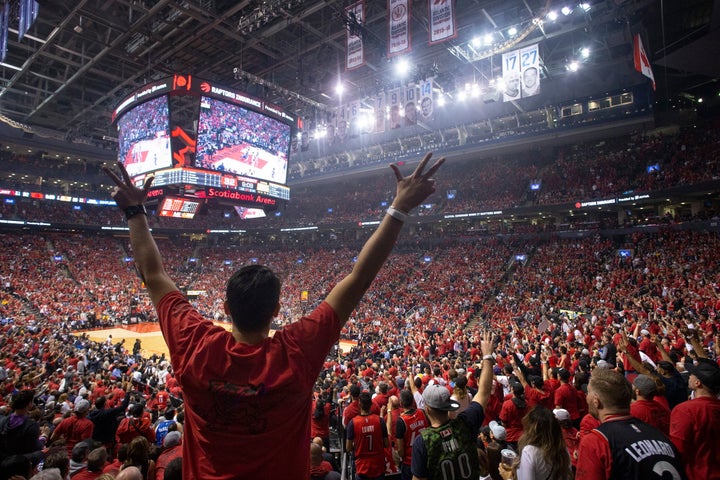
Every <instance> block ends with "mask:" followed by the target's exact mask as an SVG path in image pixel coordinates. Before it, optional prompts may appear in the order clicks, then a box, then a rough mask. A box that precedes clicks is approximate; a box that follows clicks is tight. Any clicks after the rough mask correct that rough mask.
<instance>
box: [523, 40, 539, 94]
mask: <svg viewBox="0 0 720 480" xmlns="http://www.w3.org/2000/svg"><path fill="white" fill-rule="evenodd" d="M520 72H521V75H522V97H523V98H525V97H530V96H532V95H537V94H538V93H539V92H540V56H539V55H538V46H537V43H536V44H535V45H530V46H529V47H525V48H523V49H521V50H520Z"/></svg>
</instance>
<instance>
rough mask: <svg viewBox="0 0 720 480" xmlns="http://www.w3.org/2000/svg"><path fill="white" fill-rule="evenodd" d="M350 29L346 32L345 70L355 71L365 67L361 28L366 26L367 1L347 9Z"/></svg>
mask: <svg viewBox="0 0 720 480" xmlns="http://www.w3.org/2000/svg"><path fill="white" fill-rule="evenodd" d="M345 18H347V19H348V23H349V24H348V27H347V31H346V32H345V35H346V36H345V52H346V57H345V70H353V69H355V68H359V67H362V66H363V65H365V50H364V48H363V40H362V32H361V30H360V28H359V27H361V26H362V25H364V24H365V0H360V1H359V2H357V3H356V4H354V5H350V6H349V7H346V8H345Z"/></svg>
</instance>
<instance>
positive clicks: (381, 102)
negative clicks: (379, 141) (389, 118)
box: [374, 93, 387, 133]
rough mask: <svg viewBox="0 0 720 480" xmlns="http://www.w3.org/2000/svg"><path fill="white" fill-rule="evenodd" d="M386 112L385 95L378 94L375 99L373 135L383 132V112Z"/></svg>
mask: <svg viewBox="0 0 720 480" xmlns="http://www.w3.org/2000/svg"><path fill="white" fill-rule="evenodd" d="M386 110H387V103H386V102H385V94H384V93H379V94H378V96H377V97H376V98H375V107H374V111H375V133H382V132H384V131H385V112H386Z"/></svg>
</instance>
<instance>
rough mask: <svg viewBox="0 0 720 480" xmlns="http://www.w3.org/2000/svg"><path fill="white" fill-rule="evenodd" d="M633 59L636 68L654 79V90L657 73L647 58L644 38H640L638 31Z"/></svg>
mask: <svg viewBox="0 0 720 480" xmlns="http://www.w3.org/2000/svg"><path fill="white" fill-rule="evenodd" d="M633 60H634V63H635V70H637V71H638V72H640V73H642V74H643V75H645V76H646V77H648V78H649V79H650V80H652V87H653V90H655V75H653V71H652V67H651V66H650V61H649V60H648V58H647V54H646V53H645V49H644V48H643V44H642V40H641V39H640V34H638V33H636V34H635V41H634V43H633Z"/></svg>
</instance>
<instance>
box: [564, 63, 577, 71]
mask: <svg viewBox="0 0 720 480" xmlns="http://www.w3.org/2000/svg"><path fill="white" fill-rule="evenodd" d="M566 68H567V69H568V70H570V71H571V72H577V71H578V68H580V64H579V63H578V62H576V61H572V62H570V63H568V64H567V67H566Z"/></svg>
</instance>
